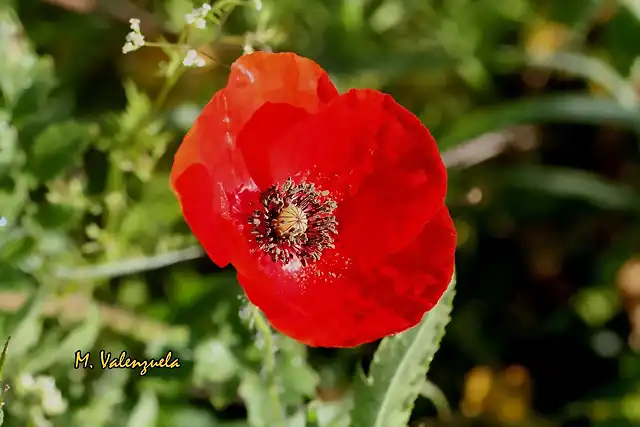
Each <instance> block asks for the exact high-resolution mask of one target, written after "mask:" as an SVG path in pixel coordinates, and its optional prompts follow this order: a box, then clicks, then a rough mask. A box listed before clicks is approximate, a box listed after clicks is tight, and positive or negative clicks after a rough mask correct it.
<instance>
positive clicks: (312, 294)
mask: <svg viewBox="0 0 640 427" xmlns="http://www.w3.org/2000/svg"><path fill="white" fill-rule="evenodd" d="M171 183H172V187H173V189H174V191H175V192H176V194H177V196H178V198H179V200H180V204H181V206H182V210H183V213H184V216H185V219H186V221H187V223H188V224H189V226H190V227H191V230H192V231H193V233H194V234H195V235H196V236H197V238H198V239H199V241H200V243H201V244H202V246H203V247H204V249H205V251H206V252H207V254H208V255H209V257H210V258H211V259H212V260H213V261H214V262H215V263H216V264H217V265H219V266H220V267H223V266H225V265H227V264H229V263H231V264H232V265H233V266H234V267H235V269H236V270H237V274H238V281H239V283H240V285H241V286H242V287H243V288H244V290H245V292H246V294H247V297H248V298H249V300H250V301H251V302H252V303H254V304H255V305H257V306H258V307H259V308H260V309H261V310H262V311H263V312H264V314H265V316H266V317H267V318H268V320H269V321H270V322H271V324H272V325H273V327H274V328H275V329H277V330H279V331H280V332H282V333H284V334H286V335H289V336H291V337H293V338H295V339H297V340H299V341H301V342H303V343H306V344H308V345H311V346H321V347H352V346H357V345H359V344H362V343H365V342H370V341H375V340H377V339H379V338H381V337H383V336H386V335H389V334H393V333H397V332H401V331H403V330H406V329H408V328H410V327H412V326H415V325H416V324H417V323H418V322H419V321H420V320H421V318H422V317H423V315H424V313H425V312H427V311H429V310H430V309H431V308H432V307H433V306H434V305H435V304H436V303H437V301H438V300H439V299H440V297H441V296H442V294H443V293H444V291H445V289H446V287H447V285H448V283H449V281H450V279H451V276H452V274H453V266H454V250H455V240H456V235H455V229H454V227H453V222H452V220H451V217H450V216H449V212H448V210H447V208H446V207H445V205H444V198H445V192H446V170H445V167H444V165H443V163H442V160H441V158H440V155H439V153H438V149H437V147H436V143H435V141H434V139H433V137H432V136H431V134H430V133H429V131H428V130H427V128H426V127H425V126H424V125H423V124H422V123H421V122H420V121H419V120H418V118H417V117H415V116H414V115H413V114H411V113H410V112H409V111H407V110H406V109H404V108H403V107H401V106H400V105H399V104H398V103H396V102H395V101H394V100H393V98H391V97H390V96H389V95H385V94H383V93H380V92H377V91H374V90H355V89H354V90H350V91H349V92H347V93H344V94H342V95H341V94H339V93H338V91H337V90H336V88H335V87H334V85H333V84H332V83H331V81H330V80H329V77H328V76H327V74H326V73H325V71H324V70H322V69H321V68H320V67H319V66H318V65H317V64H316V63H314V62H313V61H311V60H309V59H306V58H302V57H299V56H297V55H295V54H292V53H281V54H272V53H263V52H258V53H254V54H250V55H245V56H242V57H241V58H240V59H238V60H237V61H236V62H235V63H234V64H233V65H232V67H231V74H230V76H229V81H228V83H227V86H226V87H225V88H224V89H222V90H220V91H219V92H217V93H216V94H215V95H214V97H213V99H212V100H211V101H210V102H209V104H207V106H206V107H205V108H204V110H203V111H202V113H201V114H200V116H199V117H198V119H197V121H196V123H195V124H194V126H193V127H192V129H191V130H190V131H189V133H188V134H187V135H186V137H185V139H184V141H183V143H182V145H181V147H180V149H179V150H178V152H177V154H176V157H175V162H174V165H173V170H172V173H171Z"/></svg>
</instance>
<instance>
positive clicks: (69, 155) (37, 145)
mask: <svg viewBox="0 0 640 427" xmlns="http://www.w3.org/2000/svg"><path fill="white" fill-rule="evenodd" d="M97 135H98V129H97V127H96V126H95V125H90V124H83V123H78V122H74V121H67V122H62V123H56V124H53V125H51V126H49V127H48V128H47V129H45V130H44V131H43V132H42V133H40V134H39V135H38V136H37V137H36V139H35V141H34V143H33V148H32V150H31V153H30V156H29V160H28V162H27V168H28V170H29V171H30V172H31V173H32V174H33V175H34V176H35V177H36V178H37V179H38V180H39V181H41V182H44V181H48V180H50V179H52V178H55V177H56V176H58V175H59V174H60V173H62V172H63V171H65V170H67V169H68V168H70V167H72V166H74V164H75V162H76V160H77V159H78V158H79V156H80V155H81V154H82V152H83V150H84V149H85V148H86V147H87V145H88V144H89V142H90V141H91V140H92V139H94V138H96V137H97Z"/></svg>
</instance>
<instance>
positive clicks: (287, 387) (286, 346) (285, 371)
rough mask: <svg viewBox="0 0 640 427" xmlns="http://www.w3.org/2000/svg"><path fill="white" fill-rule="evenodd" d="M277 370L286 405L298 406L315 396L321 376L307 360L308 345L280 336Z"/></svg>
mask: <svg viewBox="0 0 640 427" xmlns="http://www.w3.org/2000/svg"><path fill="white" fill-rule="evenodd" d="M278 348H279V349H280V354H279V357H278V358H277V360H276V364H277V372H278V375H279V377H280V380H281V386H282V390H283V392H282V394H281V399H282V401H283V403H284V404H285V405H291V406H298V405H300V404H302V403H303V402H304V400H305V399H306V398H310V397H313V396H314V395H315V392H316V387H317V386H318V383H319V382H320V377H319V376H318V374H317V373H316V372H315V371H314V370H313V368H312V367H311V366H310V365H309V363H308V362H307V354H306V352H307V351H306V347H305V346H304V345H302V344H300V343H298V342H296V341H294V340H292V339H291V338H288V337H285V336H278Z"/></svg>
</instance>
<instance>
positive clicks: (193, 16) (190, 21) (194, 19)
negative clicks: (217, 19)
mask: <svg viewBox="0 0 640 427" xmlns="http://www.w3.org/2000/svg"><path fill="white" fill-rule="evenodd" d="M209 12H211V5H210V4H208V3H205V4H203V5H202V7H199V8H197V9H193V10H192V11H191V13H187V14H186V15H185V16H184V20H185V21H186V22H187V25H193V26H194V27H196V28H200V29H204V28H206V27H207V15H208V14H209Z"/></svg>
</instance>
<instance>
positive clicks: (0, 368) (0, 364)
mask: <svg viewBox="0 0 640 427" xmlns="http://www.w3.org/2000/svg"><path fill="white" fill-rule="evenodd" d="M9 341H11V337H9V338H7V341H6V342H5V343H4V347H3V349H2V353H1V354H0V385H2V374H3V372H4V364H5V362H6V361H7V352H8V351H9ZM0 393H1V392H0Z"/></svg>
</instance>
